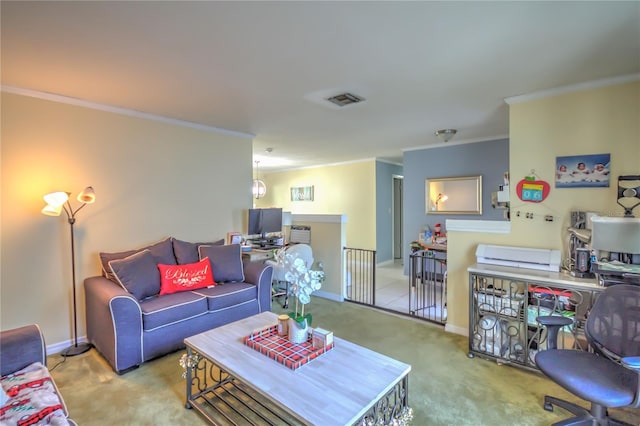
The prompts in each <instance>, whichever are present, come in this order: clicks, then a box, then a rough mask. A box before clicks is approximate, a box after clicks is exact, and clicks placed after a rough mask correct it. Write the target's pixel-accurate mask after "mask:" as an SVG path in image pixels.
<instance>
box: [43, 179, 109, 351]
mask: <svg viewBox="0 0 640 426" xmlns="http://www.w3.org/2000/svg"><path fill="white" fill-rule="evenodd" d="M69 195H71V193H70V192H62V191H58V192H52V193H50V194H47V195H45V196H44V200H45V201H46V203H47V205H46V206H45V207H44V208H43V209H42V214H44V215H47V216H60V213H62V210H64V212H65V214H66V215H67V221H68V222H69V228H70V230H71V282H72V290H73V345H71V346H69V347H68V348H66V349H65V350H63V351H62V356H64V357H67V356H76V355H80V354H82V353H85V352H87V351H88V350H89V349H91V343H78V313H77V302H76V247H75V236H74V234H73V225H74V224H75V223H76V214H77V213H78V212H79V211H80V210H81V209H82V208H83V207H84V206H86V205H87V204H92V203H94V202H95V200H96V194H95V191H94V190H93V188H92V187H91V186H87V187H86V188H85V189H84V190H83V191H82V192H81V193H80V194H78V201H80V202H81V203H82V204H81V205H80V206H79V207H78V208H77V209H75V210H74V209H73V207H71V203H70V202H69Z"/></svg>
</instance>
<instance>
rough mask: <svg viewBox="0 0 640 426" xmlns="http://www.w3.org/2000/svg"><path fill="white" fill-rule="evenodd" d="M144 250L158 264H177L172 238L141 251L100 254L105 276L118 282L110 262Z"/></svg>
mask: <svg viewBox="0 0 640 426" xmlns="http://www.w3.org/2000/svg"><path fill="white" fill-rule="evenodd" d="M143 250H149V252H151V255H152V256H153V258H154V259H155V261H156V263H162V264H164V265H175V264H176V257H175V256H174V254H173V244H172V241H171V238H166V239H164V240H162V241H159V242H157V243H154V244H151V245H150V246H147V247H144V248H141V249H136V250H127V251H122V252H119V253H100V262H101V263H102V272H103V275H104V276H105V277H107V278H109V279H110V280H111V281H116V278H115V277H114V276H113V273H112V272H111V268H110V267H109V262H110V261H112V260H118V259H124V258H125V257H128V256H131V255H132V254H135V253H139V252H141V251H143ZM198 260H199V259H196V262H197V261H198Z"/></svg>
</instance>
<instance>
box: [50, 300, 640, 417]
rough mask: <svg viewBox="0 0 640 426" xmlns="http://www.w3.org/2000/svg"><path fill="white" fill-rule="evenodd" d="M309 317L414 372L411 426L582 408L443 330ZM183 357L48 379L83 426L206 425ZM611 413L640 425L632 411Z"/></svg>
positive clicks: (372, 317)
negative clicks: (188, 387) (558, 405)
mask: <svg viewBox="0 0 640 426" xmlns="http://www.w3.org/2000/svg"><path fill="white" fill-rule="evenodd" d="M276 307H277V305H276V304H275V303H274V309H275V308H276ZM307 310H308V311H310V312H311V313H312V314H313V319H314V321H313V325H314V326H318V327H322V328H325V329H328V330H332V331H333V332H334V333H335V335H336V336H338V337H341V338H343V339H347V340H350V341H353V342H355V343H357V344H360V345H362V346H365V347H367V348H370V349H372V350H375V351H378V352H381V353H383V354H386V355H388V356H391V357H393V358H396V359H398V360H400V361H403V362H406V363H408V364H410V365H411V366H412V370H411V373H410V374H409V404H410V406H411V407H412V408H413V412H414V420H413V424H414V425H416V426H422V425H492V426H494V425H536V426H538V425H540V426H542V425H549V424H551V423H553V422H556V421H559V420H561V419H563V418H565V417H567V413H566V412H564V411H563V410H562V409H556V411H555V412H553V413H549V412H547V411H545V410H543V409H542V398H543V396H544V395H545V393H550V394H552V395H555V396H559V397H561V398H567V399H570V400H573V401H575V402H579V401H577V400H576V399H575V398H572V397H571V395H570V394H568V393H567V392H565V391H564V390H562V389H561V388H559V387H558V386H556V385H554V384H553V383H552V382H550V381H549V380H547V379H546V378H545V377H543V376H542V375H539V374H535V373H531V372H527V371H524V370H522V369H518V368H515V367H510V366H506V365H498V364H496V363H495V362H492V361H487V360H483V359H480V358H473V359H470V358H468V357H467V348H468V342H467V339H466V338H465V337H463V336H458V335H454V334H450V333H445V332H444V331H443V330H442V328H441V327H439V326H435V325H431V324H428V323H425V322H422V321H417V320H412V319H408V318H403V317H399V316H395V315H391V314H387V313H384V312H379V311H376V310H373V309H369V308H365V307H361V306H358V305H353V304H349V303H336V302H332V301H328V300H326V299H320V298H314V299H313V300H312V302H311V304H310V305H308V306H307ZM183 352H184V351H178V352H175V353H172V354H169V355H167V356H164V357H162V358H159V359H156V360H153V361H151V362H147V363H145V364H143V365H142V366H141V367H140V368H138V369H136V370H134V371H131V372H129V373H127V374H125V375H123V376H118V375H116V374H115V373H114V372H113V370H111V368H110V367H109V365H108V364H107V363H106V361H104V359H103V358H102V357H101V356H100V355H99V354H98V353H97V351H96V350H95V349H92V350H91V351H90V352H88V353H86V354H83V355H79V356H77V357H73V358H68V359H67V360H66V361H65V362H64V363H62V364H60V365H59V366H58V367H56V368H55V369H54V371H53V372H52V374H53V377H54V378H55V380H56V383H57V385H58V387H59V389H60V391H61V393H62V394H63V395H64V398H65V401H66V402H67V406H68V409H69V411H70V413H71V417H72V418H73V419H74V420H76V421H77V422H78V424H79V425H80V426H85V425H86V426H90V425H116V424H117V425H199V424H206V422H205V421H204V420H203V419H202V418H201V417H199V416H198V414H196V413H195V412H193V411H192V410H187V409H185V408H184V402H185V397H184V394H185V382H184V379H182V371H183V370H182V368H181V367H180V366H179V364H178V360H179V358H180V356H181V355H182V353H183ZM60 360H61V357H60V356H59V355H53V356H51V357H49V360H48V362H49V367H50V368H51V367H53V366H54V365H55V364H56V363H58V362H59V361H60ZM583 404H584V403H583ZM613 413H614V414H616V415H618V417H619V418H620V419H622V420H625V421H627V422H629V423H631V424H634V425H640V412H638V410H635V411H632V410H614V411H613ZM319 426H324V425H319Z"/></svg>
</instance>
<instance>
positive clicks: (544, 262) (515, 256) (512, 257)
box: [476, 244, 561, 272]
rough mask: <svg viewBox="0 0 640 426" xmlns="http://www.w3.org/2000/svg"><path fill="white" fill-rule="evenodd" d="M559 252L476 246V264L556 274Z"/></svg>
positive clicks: (485, 245)
mask: <svg viewBox="0 0 640 426" xmlns="http://www.w3.org/2000/svg"><path fill="white" fill-rule="evenodd" d="M560 258H561V256H560V250H553V249H538V248H528V247H511V246H496V245H487V244H478V247H477V248H476V259H477V262H478V263H488V264H490V265H500V266H511V267H514V268H525V269H537V270H540V271H552V272H558V271H559V270H560V262H561V259H560Z"/></svg>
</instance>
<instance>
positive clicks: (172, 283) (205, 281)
mask: <svg viewBox="0 0 640 426" xmlns="http://www.w3.org/2000/svg"><path fill="white" fill-rule="evenodd" d="M158 269H159V270H160V295H163V294H171V293H177V292H179V291H188V290H195V289H198V288H203V287H208V286H210V285H215V282H214V281H213V274H212V273H211V263H209V258H207V257H205V258H204V259H202V260H201V261H199V262H195V263H186V264H184V265H163V264H162V263H159V264H158Z"/></svg>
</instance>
